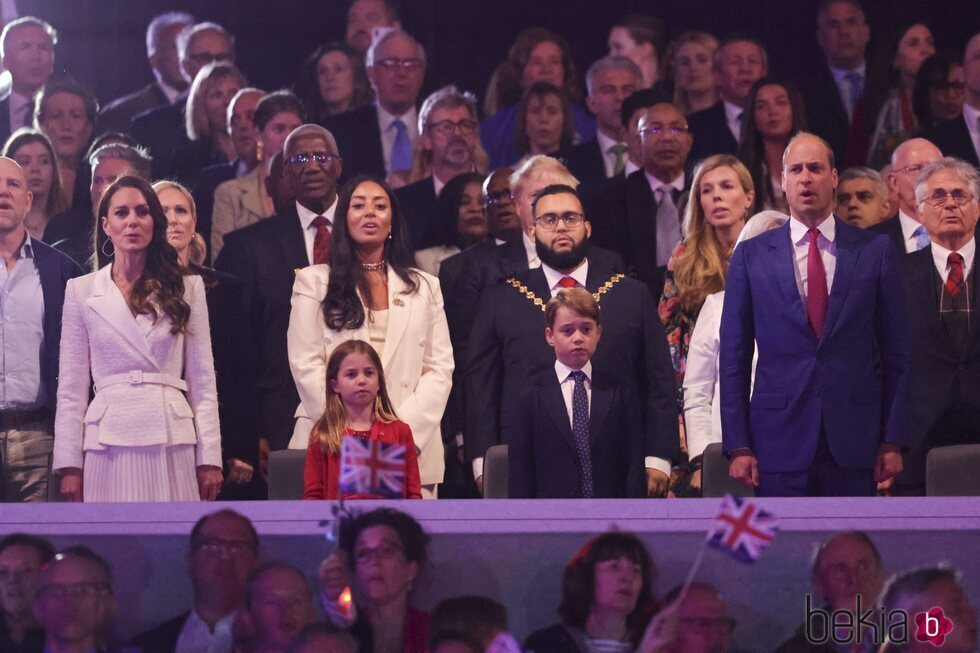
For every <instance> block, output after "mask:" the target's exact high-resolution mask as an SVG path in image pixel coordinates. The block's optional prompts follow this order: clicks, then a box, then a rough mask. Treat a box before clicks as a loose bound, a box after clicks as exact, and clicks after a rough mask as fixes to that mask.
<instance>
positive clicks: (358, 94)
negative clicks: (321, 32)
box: [293, 41, 374, 123]
mask: <svg viewBox="0 0 980 653" xmlns="http://www.w3.org/2000/svg"><path fill="white" fill-rule="evenodd" d="M331 52H339V53H340V54H342V55H344V56H345V57H347V61H348V63H350V67H351V71H353V74H354V94H353V95H352V96H351V98H350V106H349V107H348V108H347V111H351V110H353V109H360V108H361V107H366V106H367V105H369V104H371V103H372V102H373V101H374V91H373V90H372V89H371V82H370V81H369V80H368V76H367V72H366V71H365V70H364V59H363V58H362V57H361V55H360V54H358V53H357V52H355V51H354V49H353V48H352V47H350V46H349V45H347V44H346V43H344V42H343V41H333V42H331V43H326V44H324V45H321V46H320V47H318V48H317V49H316V50H314V51H313V53H312V54H310V56H309V57H307V58H306V61H305V62H303V67H302V69H300V72H299V77H298V78H297V79H296V84H295V86H294V87H293V88H294V90H295V91H296V95H297V96H299V99H300V100H301V101H302V102H303V104H304V105H305V107H306V113H307V115H308V116H309V118H310V121H311V122H316V123H320V122H322V121H323V120H326V119H327V118H329V117H330V115H331V113H330V109H329V107H327V103H326V102H325V101H324V99H323V96H322V95H320V83H319V81H318V79H317V78H318V74H317V69H318V67H319V65H320V59H322V58H323V56H324V55H326V54H329V53H331Z"/></svg>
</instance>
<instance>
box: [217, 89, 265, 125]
mask: <svg viewBox="0 0 980 653" xmlns="http://www.w3.org/2000/svg"><path fill="white" fill-rule="evenodd" d="M249 93H257V94H258V95H265V91H263V90H262V89H261V88H255V87H254V86H246V87H245V88H240V89H238V92H237V93H235V95H234V96H233V97H232V98H231V102H229V103H228V108H227V109H225V127H226V128H227V130H228V133H229V134H231V116H232V114H233V113H234V112H235V103H236V102H238V100H239V99H241V97H242V96H243V95H248V94H249Z"/></svg>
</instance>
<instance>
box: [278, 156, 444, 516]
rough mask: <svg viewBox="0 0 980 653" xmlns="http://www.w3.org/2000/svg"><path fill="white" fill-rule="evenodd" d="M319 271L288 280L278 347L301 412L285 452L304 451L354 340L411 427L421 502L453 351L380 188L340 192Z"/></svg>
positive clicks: (432, 474) (440, 463) (363, 181)
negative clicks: (332, 360)
mask: <svg viewBox="0 0 980 653" xmlns="http://www.w3.org/2000/svg"><path fill="white" fill-rule="evenodd" d="M334 215H335V218H334V222H333V229H332V231H331V234H330V257H329V263H330V265H329V267H328V266H327V265H312V266H310V267H307V268H304V269H303V270H300V271H299V272H298V273H297V274H296V282H295V284H294V285H293V299H292V312H291V313H290V316H289V330H288V332H287V345H288V352H289V367H290V369H291V370H292V373H293V380H294V381H295V382H296V389H297V391H298V392H299V397H300V407H299V409H298V410H297V412H296V416H297V422H296V429H295V430H294V432H293V433H294V435H293V440H292V442H290V448H302V449H306V448H307V444H308V437H309V433H310V432H311V430H312V428H313V422H314V421H315V420H318V419H320V416H321V415H323V413H324V410H325V408H326V397H327V390H326V372H327V360H328V359H329V357H330V354H331V353H332V352H333V350H334V348H335V347H336V346H337V345H339V344H340V343H342V342H344V341H346V340H351V339H356V340H363V341H365V342H368V343H370V344H371V346H372V347H374V349H375V350H376V351H377V352H378V354H379V355H380V356H381V362H382V366H383V367H384V372H385V378H386V379H387V386H388V394H389V396H390V397H391V401H392V403H393V404H394V408H395V412H396V413H397V414H398V417H399V419H401V420H402V421H404V422H405V423H407V424H408V425H409V427H411V429H412V434H413V436H414V438H415V448H416V453H417V454H418V461H419V473H420V477H421V482H422V497H423V498H429V499H431V498H435V496H436V484H437V483H440V482H442V477H443V471H444V469H445V461H444V460H443V447H442V437H441V435H440V428H439V426H440V422H441V420H442V414H443V412H444V411H445V409H446V402H447V401H448V399H449V390H450V388H451V386H452V380H451V379H452V372H453V351H452V345H451V344H450V341H449V327H448V326H447V324H446V314H445V311H444V310H443V304H442V293H441V292H440V290H439V280H438V279H437V278H435V277H433V276H431V275H429V274H426V273H425V272H421V271H419V270H417V269H415V268H414V267H412V266H413V265H414V264H415V260H414V257H413V254H412V250H411V248H410V246H409V245H408V225H407V224H406V223H405V219H404V217H403V216H402V213H401V209H400V207H399V205H398V200H397V198H396V197H395V195H394V194H393V193H392V191H391V188H390V187H389V186H388V184H387V183H385V182H384V181H383V180H381V179H378V178H376V177H372V176H370V175H361V176H358V177H355V178H354V179H352V180H351V181H350V182H349V183H348V184H347V185H346V186H345V187H344V189H343V190H342V191H341V193H340V197H339V199H338V201H337V210H336V213H335V214H334Z"/></svg>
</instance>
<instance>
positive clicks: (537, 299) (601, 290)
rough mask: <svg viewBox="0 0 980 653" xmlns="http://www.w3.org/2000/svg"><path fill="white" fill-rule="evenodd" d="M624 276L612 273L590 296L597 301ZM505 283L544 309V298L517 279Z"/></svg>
mask: <svg viewBox="0 0 980 653" xmlns="http://www.w3.org/2000/svg"><path fill="white" fill-rule="evenodd" d="M625 278H626V275H625V274H616V275H613V276H612V277H610V278H609V279H608V280H607V281H606V283H604V284H602V285H601V286H600V287H599V290H597V291H595V292H594V293H592V296H593V297H594V298H595V300H596V301H597V302H598V301H599V299H600V298H601V297H602V296H603V295H605V294H606V293H607V292H609V289H610V288H612V287H613V286H615V285H616V284H617V283H619V282H620V281H622V280H623V279H625ZM507 283H508V284H509V285H510V286H513V287H514V288H516V289H517V291H518V292H519V293H521V294H522V295H524V296H525V297H527V298H528V299H529V300H531V302H532V303H533V304H534V305H535V306H537V307H538V308H540V309H541V311H542V312H544V310H545V302H544V300H543V299H541V298H540V297H538V296H537V295H535V294H534V293H533V292H532V291H531V290H529V289H528V287H527V286H525V285H524V284H523V283H521V282H520V281H518V280H517V279H514V278H510V279H508V280H507Z"/></svg>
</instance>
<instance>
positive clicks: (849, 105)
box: [830, 62, 868, 122]
mask: <svg viewBox="0 0 980 653" xmlns="http://www.w3.org/2000/svg"><path fill="white" fill-rule="evenodd" d="M867 68H868V65H867V63H866V62H861V65H860V66H858V67H857V68H854V69H851V70H845V69H843V68H834V67H833V66H830V74H831V75H833V76H834V83H835V84H836V85H837V93H838V95H840V98H841V102H843V103H844V110H845V111H847V121H848V122H850V121H851V118H852V116H851V112H852V111H853V110H854V105H855V104H857V102H858V100H859V99H860V98H852V97H851V85H850V83H849V82H848V81H847V75H849V74H850V73H857V74H858V75H860V76H861V88H862V89H865V88H867V85H868V76H867Z"/></svg>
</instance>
